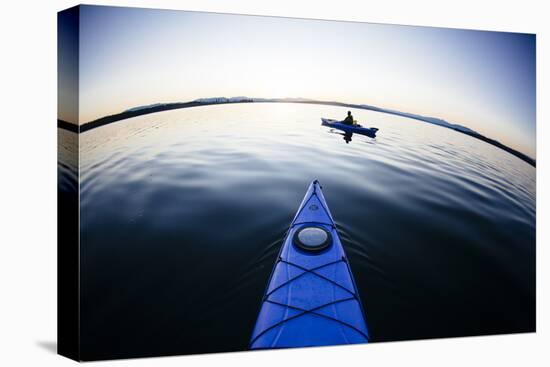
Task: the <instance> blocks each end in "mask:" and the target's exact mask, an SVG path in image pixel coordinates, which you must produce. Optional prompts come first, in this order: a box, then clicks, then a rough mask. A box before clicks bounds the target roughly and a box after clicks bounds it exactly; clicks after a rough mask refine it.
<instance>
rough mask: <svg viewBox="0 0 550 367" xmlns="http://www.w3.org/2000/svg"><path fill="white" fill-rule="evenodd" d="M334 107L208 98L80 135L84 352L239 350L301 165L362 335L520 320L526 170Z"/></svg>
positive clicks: (529, 192)
mask: <svg viewBox="0 0 550 367" xmlns="http://www.w3.org/2000/svg"><path fill="white" fill-rule="evenodd" d="M345 112H346V109H344V108H339V107H330V106H318V105H301V104H268V103H265V104H263V103H262V104H239V105H220V106H208V107H199V108H190V109H182V110H175V111H167V112H161V113H156V114H151V115H146V116H141V117H137V118H132V119H128V120H124V121H120V122H117V123H114V124H111V125H107V126H104V127H100V128H97V129H94V130H90V131H88V132H86V133H83V134H81V135H80V160H81V161H80V168H81V172H80V178H81V184H80V190H81V191H80V192H81V241H82V242H81V243H82V247H81V266H82V274H81V282H82V293H81V295H82V303H81V305H82V317H81V322H82V325H81V326H82V333H83V338H82V347H83V350H87V351H88V352H87V353H88V358H91V359H95V358H105V357H112V356H115V357H125V356H129V355H134V356H135V355H150V354H177V353H197V352H212V351H231V350H242V349H246V348H247V344H248V341H249V338H250V334H251V331H252V328H253V325H254V322H255V319H256V316H257V313H258V311H259V306H260V301H261V297H262V294H263V291H264V288H265V286H266V283H267V280H268V276H269V273H270V271H271V268H272V266H273V264H274V261H275V257H276V255H277V252H278V250H279V247H280V245H281V243H282V239H283V236H284V234H285V231H286V230H287V228H288V225H289V223H290V221H291V219H292V217H293V215H294V213H295V211H296V209H297V207H298V205H299V203H300V201H301V199H302V197H303V195H304V193H305V190H306V188H307V186H308V184H309V183H310V181H312V180H313V179H319V180H320V182H321V184H322V185H323V188H324V194H325V197H326V199H327V201H328V204H329V206H330V209H331V211H332V214H333V215H334V217H335V220H336V222H337V225H338V228H339V233H340V236H341V238H342V241H343V244H344V246H345V249H346V251H347V254H348V257H349V258H350V262H351V266H352V270H353V272H354V275H355V278H356V282H357V285H358V288H359V291H360V293H361V298H362V300H363V303H364V308H365V311H366V314H367V315H366V317H367V322H368V323H369V327H370V331H371V334H372V339H373V341H391V340H403V339H419V338H434V337H448V336H463V335H479V334H493V333H508V332H525V331H534V328H535V169H534V168H533V167H532V166H530V165H528V164H527V163H525V162H523V161H521V160H519V159H518V158H516V157H514V156H512V155H510V154H508V153H506V152H504V151H502V150H500V149H498V148H496V147H493V146H491V145H489V144H486V143H484V142H482V141H479V140H476V139H474V138H471V137H469V136H466V135H464V134H460V133H458V132H455V131H452V130H449V129H445V128H441V127H438V126H435V125H430V124H427V123H424V122H420V121H416V120H412V119H407V118H404V117H399V116H391V115H387V114H382V113H377V112H372V111H364V110H356V111H353V114H354V117H355V118H356V119H358V120H359V121H361V122H364V124H365V125H366V126H375V127H378V128H379V129H380V131H379V133H378V136H377V137H376V138H375V139H371V138H368V137H365V136H359V135H354V136H353V137H352V139H351V141H346V139H345V137H344V136H342V135H340V134H339V133H338V132H336V131H331V130H330V129H329V128H326V127H322V126H321V121H320V117H329V118H343V117H344V116H345ZM64 134H70V133H64ZM73 165H74V164H73ZM65 166H67V167H70V164H69V165H65ZM65 166H63V167H65ZM69 172H70V170H65V171H62V172H61V176H62V182H63V184H64V185H66V186H67V185H68V186H67V187H72V186H71V185H73V186H74V185H75V183H74V179H73V180H72V181H71V179H70V174H69ZM71 182H72V183H71Z"/></svg>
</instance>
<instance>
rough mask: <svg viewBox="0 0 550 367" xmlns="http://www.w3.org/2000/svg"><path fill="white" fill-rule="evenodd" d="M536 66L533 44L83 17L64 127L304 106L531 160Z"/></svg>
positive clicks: (253, 22)
mask: <svg viewBox="0 0 550 367" xmlns="http://www.w3.org/2000/svg"><path fill="white" fill-rule="evenodd" d="M535 59H536V57H535V36H534V35H529V34H515V33H501V32H484V31H467V30H456V29H443V28H429V27H411V26H395V25H381V24H369V23H357V22H332V21H320V20H303V19H290V18H277V17H260V16H245V15H224V14H213V13H197V12H184V11H169V10H150V9H135V8H116V7H91V6H82V7H81V13H80V63H79V77H80V79H79V91H80V96H79V101H80V105H79V111H78V120H79V121H74V120H75V119H76V118H74V119H72V120H71V118H70V117H68V116H70V115H71V113H70V110H71V108H70V107H69V106H64V105H63V104H62V105H60V107H59V116H60V118H61V119H64V117H65V119H67V120H71V122H78V123H85V122H88V121H91V120H94V119H97V118H99V117H102V116H105V115H109V114H113V113H118V112H121V111H123V110H125V109H128V108H131V107H134V106H139V105H146V104H151V103H156V102H179V101H181V102H185V101H189V100H193V99H196V98H201V97H215V96H227V97H230V96H249V97H304V98H312V99H320V100H334V101H340V102H350V103H365V104H371V105H375V106H379V107H385V108H390V109H396V110H400V111H404V112H411V113H418V114H422V115H427V116H432V117H439V118H442V119H445V120H447V121H449V122H452V123H458V124H461V125H464V126H467V127H469V128H472V129H474V130H476V131H478V132H480V133H481V134H484V135H486V136H489V137H491V138H494V139H497V140H499V141H501V142H503V143H504V144H506V145H509V146H511V147H513V148H515V149H518V150H520V151H521V152H524V153H526V154H528V155H530V156H532V157H534V156H535V113H536V105H535V102H536V101H535V90H536V88H535ZM63 88H64V85H63V78H60V93H61V94H63Z"/></svg>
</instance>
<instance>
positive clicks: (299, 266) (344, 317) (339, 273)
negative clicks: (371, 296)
mask: <svg viewBox="0 0 550 367" xmlns="http://www.w3.org/2000/svg"><path fill="white" fill-rule="evenodd" d="M306 228H307V230H306V231H304V229H306ZM319 233H320V234H321V236H323V235H322V233H325V234H326V241H325V243H323V246H324V247H321V246H319V247H318V249H314V248H308V247H304V246H302V245H303V244H302V245H300V244H301V240H300V238H302V237H303V239H304V242H308V241H310V240H311V239H313V240H312V241H315V240H316V236H317V235H318V234H319ZM368 338H369V336H368V329H367V324H366V322H365V318H364V314H363V309H362V306H361V302H360V300H359V295H358V292H357V287H356V286H355V282H354V280H353V276H352V273H351V269H350V266H349V262H348V260H347V257H346V255H345V252H344V249H343V247H342V244H341V242H340V238H339V237H338V233H337V231H336V226H335V224H334V221H333V219H332V216H331V214H330V211H329V209H328V206H327V204H326V201H325V198H324V196H323V193H322V192H321V186H320V185H319V183H318V181H314V182H312V183H311V185H310V186H309V189H308V191H307V193H306V196H305V197H304V200H303V201H302V204H301V205H300V208H299V210H298V212H297V213H296V216H295V217H294V220H293V221H292V224H291V226H290V229H289V231H288V233H287V236H286V238H285V241H284V244H283V246H282V248H281V251H280V253H279V256H278V258H277V261H276V263H275V266H274V269H273V272H272V274H271V277H270V280H269V283H268V287H267V290H266V292H265V295H264V297H263V300H262V305H261V309H260V313H259V315H258V319H257V322H256V326H255V328H254V332H253V334H252V338H251V342H250V348H251V349H264V348H290V347H305V346H322V345H335V344H351V343H367V342H368Z"/></svg>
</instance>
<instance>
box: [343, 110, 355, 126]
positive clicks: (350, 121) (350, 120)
mask: <svg viewBox="0 0 550 367" xmlns="http://www.w3.org/2000/svg"><path fill="white" fill-rule="evenodd" d="M342 123H343V124H346V125H353V116H352V115H351V111H348V117H346V118H345V119H344V121H342Z"/></svg>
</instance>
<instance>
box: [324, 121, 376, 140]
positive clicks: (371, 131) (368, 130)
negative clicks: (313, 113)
mask: <svg viewBox="0 0 550 367" xmlns="http://www.w3.org/2000/svg"><path fill="white" fill-rule="evenodd" d="M321 125H323V126H328V127H332V128H334V129H338V130H342V131H345V132H348V133H356V134H361V135H366V136H369V137H371V138H374V137H376V132H377V131H378V129H377V128H375V127H363V126H360V125H347V124H344V123H342V122H341V121H338V120H332V119H326V118H321Z"/></svg>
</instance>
